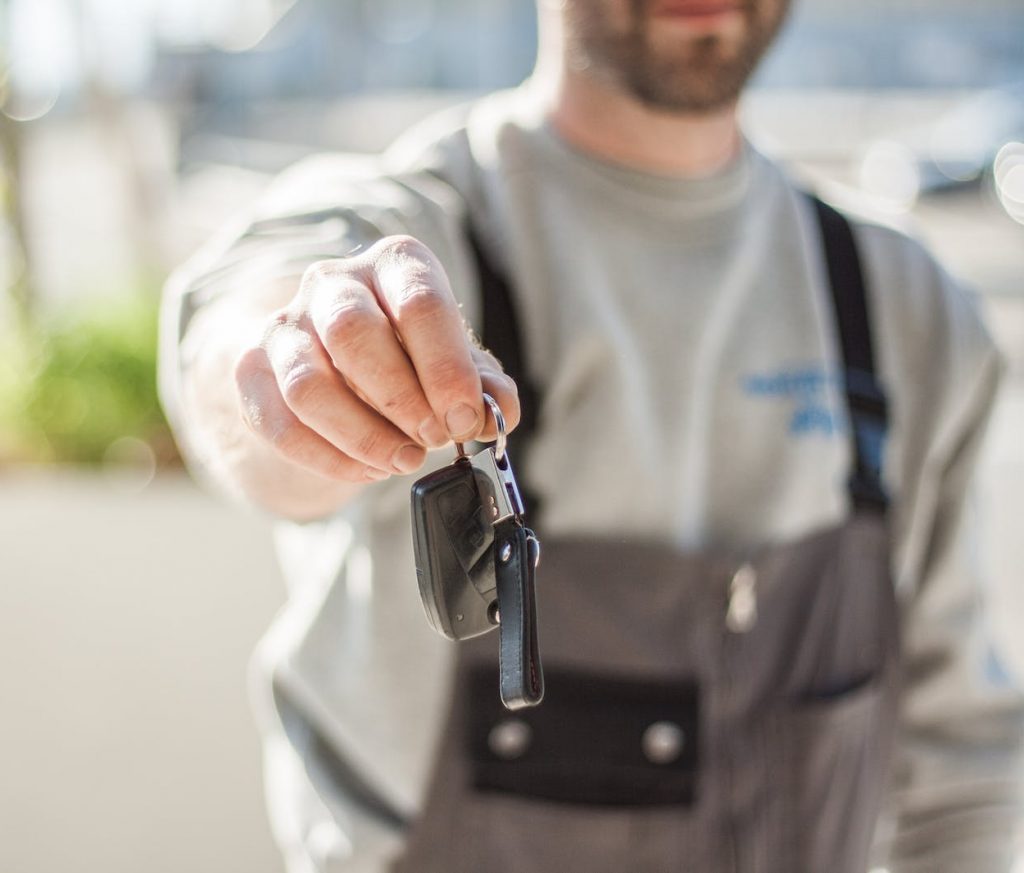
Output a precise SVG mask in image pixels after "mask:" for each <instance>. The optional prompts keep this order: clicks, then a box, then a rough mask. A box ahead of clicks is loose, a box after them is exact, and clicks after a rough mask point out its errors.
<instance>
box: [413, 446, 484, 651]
mask: <svg viewBox="0 0 1024 873" xmlns="http://www.w3.org/2000/svg"><path fill="white" fill-rule="evenodd" d="M492 490H493V489H491V487H490V483H489V482H488V481H487V478H486V476H485V475H484V474H483V473H481V472H480V471H479V470H477V469H476V468H475V467H474V466H473V465H472V463H471V462H470V460H469V458H467V457H460V458H458V459H457V460H456V461H455V463H453V464H451V465H450V466H447V467H442V468H441V469H440V470H435V471H434V472H433V473H430V474H429V475H427V476H424V477H423V478H422V479H420V480H419V481H417V482H416V483H415V484H414V485H413V486H412V535H413V550H414V553H415V556H416V579H417V581H418V583H419V589H420V598H421V599H422V601H423V608H424V610H425V611H426V613H427V619H428V620H429V621H430V624H431V626H432V627H433V628H434V630H436V631H437V632H438V633H439V634H442V635H443V636H446V637H447V638H448V639H450V640H468V639H470V638H472V637H476V636H479V635H480V634H482V633H486V632H487V631H489V630H493V629H494V628H495V627H496V626H497V616H496V613H497V608H498V607H497V599H496V594H495V585H496V583H495V578H494V560H493V557H492V555H491V554H490V550H491V546H492V545H493V543H494V524H493V521H492V518H493V514H492V513H491V512H490V511H489V510H488V508H487V507H488V506H490V505H492V504H491V502H490V501H489V500H488V499H487V494H488V492H490V491H492Z"/></svg>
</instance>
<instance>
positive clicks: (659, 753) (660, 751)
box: [640, 721, 686, 764]
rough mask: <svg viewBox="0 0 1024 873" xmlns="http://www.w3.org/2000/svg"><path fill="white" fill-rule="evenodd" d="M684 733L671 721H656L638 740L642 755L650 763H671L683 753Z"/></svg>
mask: <svg viewBox="0 0 1024 873" xmlns="http://www.w3.org/2000/svg"><path fill="white" fill-rule="evenodd" d="M685 745H686V734H685V733H683V729H682V728H681V727H679V725H677V724H676V723H675V722H672V721H656V722H654V724H652V725H651V726H650V727H648V728H647V730H645V731H644V735H643V737H642V738H641V740H640V747H641V748H642V749H643V753H644V757H645V758H646V759H647V760H648V761H650V762H651V763H652V764H671V763H672V762H673V761H675V760H676V759H678V758H679V756H680V755H681V754H682V753H683V747H684V746H685Z"/></svg>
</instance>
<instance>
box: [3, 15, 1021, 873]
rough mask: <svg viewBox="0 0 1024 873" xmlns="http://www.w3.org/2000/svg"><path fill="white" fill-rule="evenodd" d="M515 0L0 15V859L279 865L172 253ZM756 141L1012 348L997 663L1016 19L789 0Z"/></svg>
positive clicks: (520, 59)
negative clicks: (189, 382)
mask: <svg viewBox="0 0 1024 873" xmlns="http://www.w3.org/2000/svg"><path fill="white" fill-rule="evenodd" d="M534 50H535V21H534V9H533V3H532V2H530V0H416V2H414V0H174V2H158V0H0V161H2V164H0V207H2V213H0V871H3V873H66V871H68V870H77V871H81V873H93V871H96V873H99V871H102V873H128V871H131V873H135V871H138V870H146V871H148V873H160V871H182V870H188V871H190V873H207V871H209V873H213V871H223V870H246V871H248V873H271V871H280V870H281V864H280V862H279V860H278V857H277V854H276V851H275V850H274V848H273V846H272V844H271V841H270V838H269V835H268V831H267V826H266V823H265V819H264V815H263V810H262V796H261V790H260V784H259V783H260V775H259V749H258V746H257V742H256V736H255V732H254V730H253V728H252V726H251V722H250V718H249V714H248V711H247V705H246V700H245V664H246V659H247V657H248V654H249V652H250V650H251V648H252V646H253V644H254V643H255V641H256V639H257V637H258V636H259V635H260V633H261V631H262V630H263V629H264V628H265V627H266V625H267V624H268V623H269V621H270V619H271V616H272V614H273V612H274V610H275V609H276V608H277V607H278V605H279V604H280V602H281V600H282V598H283V588H282V586H281V584H280V582H279V579H278V575H277V570H276V568H275V566H274V563H273V557H272V549H271V543H270V531H269V526H268V525H267V523H266V521H265V520H263V519H260V518H258V517H255V516H251V515H245V514H244V513H240V512H238V511H237V510H235V509H231V508H228V507H224V506H222V505H220V504H219V503H217V502H216V501H214V500H213V499H212V498H209V497H207V496H204V495H203V494H201V493H200V492H199V491H198V489H197V488H196V487H195V486H194V485H192V484H191V482H190V481H189V480H188V478H187V476H186V475H185V474H184V472H183V471H182V470H181V468H180V463H179V462H178V460H177V456H176V454H175V450H174V447H173V443H172V442H171V440H170V438H169V436H168V432H167V429H166V425H165V424H164V422H163V420H162V417H161V414H160V411H159V407H158V404H157V400H156V391H155V386H154V366H155V337H156V331H155V313H156V305H157V298H158V294H159V288H160V285H161V283H162V280H163V279H164V277H165V276H166V275H167V273H168V271H169V270H170V269H171V268H172V267H173V266H174V265H176V264H177V263H179V262H180V261H181V260H183V259H184V258H185V257H186V256H187V255H188V254H190V253H191V252H192V251H193V250H194V249H195V248H196V247H197V246H198V245H199V244H200V243H202V242H203V241H204V240H205V239H207V238H208V236H209V235H210V234H211V233H212V232H213V231H214V230H215V229H217V228H218V227H220V226H221V225H222V224H223V223H224V222H225V221H227V220H228V219H229V218H230V217H231V216H232V215H234V214H236V213H238V212H239V211H240V210H244V209H245V208H246V207H247V205H248V204H249V203H251V202H252V200H253V198H254V197H255V196H256V195H257V194H258V193H259V192H260V191H261V189H262V187H263V186H264V185H265V183H266V182H267V180H268V178H269V177H270V176H271V175H272V174H274V173H275V172H277V171H278V170H280V169H282V168H283V167H285V166H287V165H288V164H289V163H291V162H293V161H294V160H296V159H298V158H301V157H302V156H304V155H306V154H308V153H310V152H313V151H320V150H324V149H340V150H346V151H355V152H372V151H375V150H378V149H380V148H382V147H383V146H385V145H386V144H387V143H388V142H389V141H390V139H391V138H392V137H393V136H394V135H395V134H397V133H398V132H399V131H401V130H402V129H403V128H404V127H405V126H406V125H408V124H409V123H410V122H412V121H414V120H416V119H417V118H419V117H420V116H422V115H424V114H426V113H428V112H430V111H432V110H434V109H436V108H438V107H440V106H444V105H446V104H449V103H452V102H455V101H461V100H464V99H466V98H467V97H469V96H472V95H474V94H477V93H480V92H483V91H487V90H491V89H494V88H500V87H505V86H509V85H514V84H515V83H517V82H519V81H520V80H521V79H522V78H523V77H524V76H525V75H526V74H527V73H528V72H529V70H530V68H531V65H532V61H533V56H534ZM744 111H745V114H746V118H747V129H748V132H749V134H750V136H751V137H752V138H753V139H754V140H755V142H757V143H758V144H759V145H760V147H761V148H762V149H764V150H766V151H768V152H769V153H771V154H773V155H774V156H776V157H777V158H779V159H780V160H782V161H783V162H785V163H787V164H789V165H790V166H792V167H793V168H794V170H795V172H797V173H799V174H801V175H802V176H804V177H805V178H808V179H809V180H810V181H811V182H813V183H814V184H817V185H819V186H820V187H822V188H823V189H824V190H825V191H826V193H828V194H829V195H830V196H832V197H834V198H835V199H837V200H839V201H842V202H846V203H849V204H857V203H864V204H866V205H867V206H868V207H869V208H871V209H873V210H876V211H877V210H881V211H883V212H885V213H887V214H888V215H889V217H890V218H891V219H892V220H893V221H897V222H899V223H902V224H904V225H905V226H906V227H908V228H909V229H910V230H911V231H912V232H913V233H915V234H917V235H919V236H921V237H923V238H924V239H925V240H926V242H927V243H928V244H929V245H930V246H931V247H932V249H933V251H934V252H936V253H937V254H938V256H939V257H940V259H942V260H943V261H944V263H945V264H946V266H947V267H948V268H949V269H950V270H952V271H953V272H954V273H955V274H956V275H958V276H959V277H961V278H962V279H963V280H964V281H965V282H966V283H967V284H969V285H970V286H971V287H972V288H974V289H975V290H976V291H977V292H978V294H979V295H980V297H981V300H982V303H983V305H984V307H985V308H986V310H987V311H988V315H989V321H990V324H991V326H992V328H993V330H994V332H995V334H996V336H997V339H998V341H999V342H1000V344H1001V345H1002V347H1003V349H1004V350H1005V352H1006V355H1007V357H1008V360H1009V362H1010V368H1009V379H1008V386H1007V390H1006V391H1005V392H1004V396H1003V398H1002V403H1001V406H1000V408H999V411H998V415H997V419H996V423H995V426H994V428H993V431H992V434H991V439H990V441H989V446H988V449H987V451H986V454H985V457H984V461H983V477H982V489H981V490H982V494H983V497H984V498H985V500H984V504H985V507H986V509H985V511H986V513H987V517H988V518H989V521H988V523H987V524H986V525H985V526H984V538H985V542H983V543H982V544H981V546H982V550H981V551H982V553H983V554H985V555H986V556H987V561H988V567H989V579H990V580H991V586H992V588H991V595H992V597H993V598H994V600H995V602H996V606H997V608H996V609H995V610H994V613H993V614H994V616H995V618H994V619H993V628H992V630H993V633H994V634H995V635H996V636H997V637H998V638H1000V640H1001V641H1002V642H1004V643H1005V644H1007V645H1008V646H1009V651H1010V654H1011V657H1010V659H1009V660H1008V662H1007V664H1006V667H1007V669H1009V670H1010V672H1011V673H1013V674H1014V675H1015V676H1017V677H1024V646H1022V644H1021V641H1020V639H1019V637H1020V636H1021V635H1020V633H1019V630H1018V628H1017V627H1016V624H1017V621H1018V619H1016V616H1019V615H1021V614H1024V613H1022V606H1024V591H1022V590H1021V589H1024V585H1022V584H1021V583H1022V581H1024V580H1022V579H1021V570H1020V568H1021V567H1022V566H1024V538H1022V537H1021V536H1020V533H1021V529H1020V519H1021V517H1022V512H1021V508H1022V497H1021V495H1022V494H1024V452H1022V450H1021V446H1022V445H1024V439H1022V438H1024V4H1022V3H1021V2H1020V0H914V2H912V0H856V2H854V0H804V2H799V0H798V2H797V3H796V4H795V10H794V15H793V18H792V20H791V23H790V25H789V27H788V29H787V31H786V33H785V35H784V37H783V39H782V40H781V41H780V42H779V44H778V46H777V47H776V49H775V51H774V52H773V54H772V55H771V57H770V58H769V60H768V62H767V63H766V64H765V65H764V67H763V68H762V70H761V72H760V74H759V76H758V80H757V87H756V88H755V89H754V90H753V91H752V92H751V93H750V95H749V98H748V100H747V102H746V105H745V109H744Z"/></svg>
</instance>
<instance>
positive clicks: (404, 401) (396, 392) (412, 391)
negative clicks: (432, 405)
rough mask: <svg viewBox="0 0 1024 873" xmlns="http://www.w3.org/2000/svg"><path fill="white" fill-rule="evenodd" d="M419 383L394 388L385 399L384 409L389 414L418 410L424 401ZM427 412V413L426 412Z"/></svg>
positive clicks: (394, 414) (401, 413)
mask: <svg viewBox="0 0 1024 873" xmlns="http://www.w3.org/2000/svg"><path fill="white" fill-rule="evenodd" d="M422 396H423V395H422V393H421V392H420V389H419V386H418V385H402V386H401V387H396V388H394V389H393V390H392V392H391V394H390V395H389V396H388V397H387V398H385V399H384V401H383V407H384V409H383V411H384V412H387V413H388V414H389V415H392V416H396V415H403V414H404V413H412V412H414V411H416V410H417V409H418V408H419V407H420V406H421V405H422V403H423V400H422ZM424 414H426V413H424Z"/></svg>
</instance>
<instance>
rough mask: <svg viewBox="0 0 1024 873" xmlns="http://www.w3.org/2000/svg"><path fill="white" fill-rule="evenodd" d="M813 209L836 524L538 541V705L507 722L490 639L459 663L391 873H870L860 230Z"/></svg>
mask: <svg viewBox="0 0 1024 873" xmlns="http://www.w3.org/2000/svg"><path fill="white" fill-rule="evenodd" d="M815 208H816V210H817V214H818V217H819V224H820V227H821V229H822V240H823V243H824V250H825V254H826V260H827V263H828V272H829V277H830V285H831V290H832V298H833V302H834V311H835V315H836V324H837V328H838V335H839V338H840V341H841V348H842V354H843V366H844V372H845V387H846V398H847V409H848V414H849V424H850V435H851V440H852V447H853V451H852V456H853V459H854V464H853V470H852V471H851V476H850V480H849V492H850V498H851V501H850V502H851V507H852V508H851V514H850V517H849V518H848V519H847V520H846V521H844V522H843V523H841V524H839V525H837V526H835V527H830V528H827V529H821V530H818V531H816V532H813V533H811V534H809V535H807V536H805V537H803V538H802V539H800V540H799V541H797V542H791V543H785V544H781V545H777V546H772V547H768V548H765V549H763V550H761V551H759V552H758V553H757V554H754V555H750V556H748V557H747V559H746V560H744V561H737V560H736V559H735V558H734V557H730V556H725V555H715V554H707V553H699V554H693V553H684V552H681V551H679V550H677V549H674V548H672V547H670V546H668V545H665V544H660V543H644V542H637V541H622V542H615V541H610V540H608V539H576V540H564V539H563V540H557V539H554V538H545V537H544V532H543V529H541V530H539V534H540V536H541V540H542V542H543V558H542V564H541V569H540V575H539V586H540V587H539V592H538V601H539V606H538V609H539V618H540V638H541V648H542V652H543V656H544V665H545V678H546V684H547V691H546V697H545V700H544V702H543V703H542V704H541V705H540V706H539V707H537V708H535V709H530V710H525V711H521V712H517V713H508V712H505V711H504V710H502V708H501V706H500V703H499V702H498V691H497V676H498V671H497V666H496V650H497V646H496V643H495V640H494V639H493V637H491V636H485V637H482V638H477V639H475V640H472V641H470V642H468V643H463V644H461V645H460V647H459V655H458V664H457V675H456V681H455V691H454V697H453V701H452V708H451V715H450V719H449V724H448V727H447V729H446V731H445V734H444V739H443V741H442V744H441V748H440V749H439V753H438V757H437V762H436V766H435V770H434V776H433V779H432V783H431V786H430V788H429V791H428V794H427V797H426V801H425V805H424V809H423V812H422V815H421V816H420V818H419V819H418V820H417V821H416V822H415V824H414V825H413V826H412V829H411V832H410V838H409V843H408V847H407V852H406V854H405V855H404V856H403V858H401V859H400V860H399V861H398V862H397V864H396V866H395V867H394V869H395V870H396V871H401V873H625V871H629V873H669V871H679V873H682V871H700V873H866V870H867V866H868V850H869V847H870V843H871V838H872V834H873V831H874V826H875V822H876V819H877V817H878V813H879V807H880V803H881V798H882V794H883V789H884V786H885V782H886V775H887V770H888V760H889V752H890V748H891V746H892V741H893V733H894V728H895V722H896V711H897V702H898V683H897V672H898V671H897V665H898V651H899V643H898V621H897V607H896V603H895V597H894V590H893V586H892V583H891V580H890V574H889V534H888V531H887V525H886V503H887V501H886V496H885V492H884V490H883V488H882V483H881V469H880V467H881V456H882V442H883V439H884V435H885V428H886V407H885V402H884V398H883V395H882V392H881V390H880V388H879V386H878V383H877V380H876V377H875V367H874V360H873V351H872V347H871V334H870V331H869V326H868V313H867V301H866V299H865V290H864V283H863V278H862V270H861V267H860V264H859V260H858V255H857V251H856V248H855V245H854V240H853V235H852V232H851V230H850V227H849V225H848V224H847V222H846V221H845V219H843V218H842V217H841V216H839V215H838V213H836V212H834V211H833V210H831V209H830V208H828V207H826V206H824V204H821V203H820V202H818V201H815ZM477 251H478V253H479V254H482V252H481V251H480V249H479V246H477ZM479 269H480V272H481V280H482V281H481V284H482V286H483V290H484V294H483V297H484V301H485V336H484V341H485V343H486V344H487V345H488V347H490V348H491V349H493V350H494V351H495V353H496V354H497V355H498V357H499V358H500V359H501V360H502V361H503V362H504V364H505V365H506V369H507V370H509V371H510V373H511V374H512V375H513V376H517V377H519V378H517V382H519V384H520V385H521V386H523V385H524V384H525V383H524V381H523V380H522V376H523V374H524V373H525V368H524V367H523V366H522V358H521V355H520V345H519V343H518V337H517V336H516V329H515V316H514V311H513V308H512V304H511V299H510V296H509V293H508V289H507V288H505V287H504V286H503V283H502V282H501V281H500V279H499V277H497V275H496V274H495V273H494V272H493V271H492V270H491V269H490V267H489V266H488V264H487V261H486V259H482V258H481V259H480V263H479ZM522 397H523V400H524V412H525V414H524V423H523V426H521V427H520V429H519V430H518V431H517V434H516V435H518V438H519V440H520V441H522V439H523V437H524V436H527V437H528V434H529V431H530V429H531V427H532V426H533V424H534V422H533V417H534V415H535V412H536V402H535V398H533V397H532V396H531V392H530V391H529V388H528V387H527V388H526V390H523V391H522ZM514 436H515V435H514ZM514 457H520V458H521V457H523V454H522V451H520V452H519V454H518V455H514ZM530 518H531V520H532V521H536V520H537V515H536V513H534V514H533V515H532V516H530Z"/></svg>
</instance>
